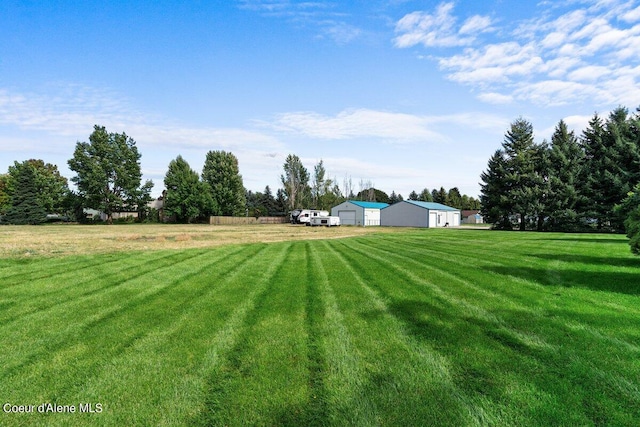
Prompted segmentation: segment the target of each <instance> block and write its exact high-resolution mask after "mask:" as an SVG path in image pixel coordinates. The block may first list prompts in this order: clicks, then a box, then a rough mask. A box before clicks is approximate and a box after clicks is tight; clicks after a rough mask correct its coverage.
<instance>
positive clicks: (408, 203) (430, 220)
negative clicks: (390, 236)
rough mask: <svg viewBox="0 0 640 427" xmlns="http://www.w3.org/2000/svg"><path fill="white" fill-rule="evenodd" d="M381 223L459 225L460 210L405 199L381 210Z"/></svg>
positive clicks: (434, 225) (395, 225)
mask: <svg viewBox="0 0 640 427" xmlns="http://www.w3.org/2000/svg"><path fill="white" fill-rule="evenodd" d="M380 225H383V226H391V227H425V228H436V227H457V226H459V225H460V210H459V209H456V208H452V207H451V206H446V205H443V204H440V203H434V202H419V201H415V200H403V201H401V202H398V203H395V204H393V205H391V206H388V207H386V208H384V209H382V210H381V211H380Z"/></svg>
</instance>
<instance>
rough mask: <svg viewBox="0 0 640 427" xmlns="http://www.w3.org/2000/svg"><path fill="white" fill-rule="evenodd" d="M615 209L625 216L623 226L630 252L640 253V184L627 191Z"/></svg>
mask: <svg viewBox="0 0 640 427" xmlns="http://www.w3.org/2000/svg"><path fill="white" fill-rule="evenodd" d="M616 211H617V212H618V213H619V214H620V215H621V216H622V217H624V218H625V221H624V226H625V229H626V232H627V237H628V238H629V246H631V252H633V253H634V254H636V255H640V184H638V185H636V186H635V188H634V191H632V192H629V194H628V195H627V197H626V198H625V199H624V200H623V201H622V203H621V204H620V205H618V206H616Z"/></svg>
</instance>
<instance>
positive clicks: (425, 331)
mask: <svg viewBox="0 0 640 427" xmlns="http://www.w3.org/2000/svg"><path fill="white" fill-rule="evenodd" d="M425 244H427V242H425ZM374 246H375V245H368V246H367V247H366V250H363V249H360V250H359V252H360V253H361V254H366V255H367V256H369V257H372V258H374V259H375V260H376V261H377V262H379V263H380V264H381V265H384V268H383V270H391V271H394V274H395V275H397V276H398V277H402V276H405V277H408V278H409V279H410V280H408V281H403V280H396V281H395V282H394V284H393V286H388V289H387V290H383V291H382V292H383V294H386V295H387V296H388V297H389V298H391V299H392V300H395V301H397V304H399V305H398V309H397V314H398V315H399V316H401V317H404V318H405V320H406V322H407V323H408V324H410V325H413V329H414V330H415V333H416V334H418V335H421V336H423V337H424V338H425V339H427V340H428V341H429V342H432V343H433V345H435V346H437V348H439V349H440V350H442V351H447V352H451V351H456V349H460V348H465V347H468V348H473V351H472V352H471V353H473V354H474V356H473V357H472V358H469V359H467V358H461V359H460V363H459V365H460V366H461V371H460V372H461V380H462V381H463V382H464V383H465V384H467V385H470V384H473V381H469V378H473V376H474V375H475V376H477V375H476V374H474V373H475V372H483V373H485V374H484V378H483V377H480V378H478V379H479V381H478V382H477V387H478V388H479V390H478V391H480V392H481V394H482V395H483V396H487V395H489V396H491V400H492V404H491V407H495V406H496V402H504V401H505V396H504V394H505V391H504V390H521V393H515V394H513V396H511V397H510V398H511V399H513V402H511V404H510V405H509V407H511V408H523V410H524V412H523V413H520V414H519V413H518V412H517V411H513V410H512V411H511V412H512V413H511V418H504V417H503V418H502V419H501V420H500V421H501V422H508V423H517V422H519V421H518V420H520V419H529V418H530V417H531V416H536V417H538V418H539V421H540V422H541V423H546V422H551V420H553V419H556V417H559V416H560V417H561V416H562V414H563V413H564V411H565V409H566V406H567V405H571V404H572V403H573V404H574V405H575V406H576V407H578V408H580V406H581V404H584V403H583V402H580V399H584V401H585V402H587V403H586V404H587V405H588V404H593V402H594V396H592V395H591V391H590V390H591V389H592V388H593V387H597V385H596V384H597V381H596V379H595V378H594V377H593V376H589V375H585V372H589V371H590V369H588V366H589V363H591V362H590V361H591V360H593V359H594V358H597V357H598V354H601V353H602V352H603V351H604V352H607V353H609V356H608V357H607V359H609V362H608V363H606V364H605V366H608V367H607V368H606V371H607V372H608V375H607V377H608V380H606V381H605V382H604V384H609V386H608V387H607V388H608V389H609V390H610V392H609V393H604V396H603V397H599V398H598V399H603V400H605V401H608V402H609V403H614V402H616V401H618V400H622V401H623V402H625V404H626V405H632V407H638V397H637V396H638V394H637V391H634V389H633V388H629V387H628V385H629V384H633V378H634V374H633V369H629V366H630V365H629V364H630V363H631V366H633V362H632V361H633V360H637V352H636V351H635V349H632V351H631V352H630V351H629V347H628V346H627V347H625V346H623V347H622V348H619V347H616V348H612V349H610V350H607V347H608V346H609V344H610V343H607V342H603V338H604V336H602V335H601V336H600V337H597V336H593V330H592V329H591V328H588V327H585V328H584V332H587V331H590V332H587V333H580V334H576V333H575V332H574V333H572V331H570V330H569V329H568V328H567V325H566V321H567V319H557V318H551V319H550V318H549V317H548V316H545V315H544V314H538V313H535V312H534V313H531V312H529V311H527V310H519V309H514V308H513V306H512V304H505V302H504V301H498V303H497V304H496V301H495V300H491V299H482V300H480V301H482V303H483V304H484V306H485V307H486V308H487V309H490V311H491V312H492V313H494V314H493V315H492V316H487V315H485V313H486V312H485V310H484V309H479V308H478V307H477V306H475V304H474V305H472V306H470V305H469V303H468V302H464V301H462V300H458V301H456V298H450V297H446V296H445V298H442V297H443V293H449V292H451V291H452V290H454V289H455V288H456V281H453V280H450V281H441V280H430V281H427V282H426V284H427V285H428V286H429V287H430V288H431V287H432V286H433V283H438V284H439V288H440V291H439V292H438V293H437V297H438V298H437V299H436V300H435V301H436V302H439V304H438V305H434V299H433V298H429V297H428V296H427V295H425V298H415V295H413V293H412V292H411V291H406V290H404V291H402V290H401V289H404V288H403V286H402V283H405V282H407V283H411V282H412V281H414V282H415V283H416V286H422V285H424V284H425V282H424V281H423V280H422V279H419V278H417V277H416V276H415V272H417V271H419V270H418V269H415V268H414V269H407V270H409V271H406V272H404V271H403V268H401V267H400V266H406V265H407V262H408V260H406V259H403V258H404V255H402V254H401V255H397V256H394V255H393V254H391V253H389V252H388V251H387V250H386V249H385V250H378V252H382V255H375V252H376V249H375V247H374ZM355 247H356V249H355V250H358V245H355ZM398 257H400V258H401V259H400V262H398V261H393V259H394V258H396V259H397V258H398ZM402 261H404V262H402ZM432 262H433V259H432V258H431V257H425V261H424V264H425V265H426V264H431V263H432ZM429 267H430V265H429V266H425V268H426V269H429ZM468 268H469V267H468ZM363 271H367V268H366V267H363ZM410 271H413V272H414V273H411V272H410ZM412 276H413V277H412ZM421 282H422V283H421ZM377 283H387V282H386V281H378V282H377ZM481 283H487V280H486V279H485V280H482V281H481ZM442 301H445V303H446V304H445V305H442ZM430 313H433V314H436V316H434V317H435V318H436V319H439V322H440V324H437V323H434V322H433V321H431V322H430V321H428V320H427V319H428V318H429V316H428V315H429V314H430ZM601 314H604V313H601ZM492 317H493V318H494V321H492ZM447 324H450V325H457V327H458V329H457V330H451V328H446V327H445V326H446V325H447ZM616 332H617V331H616ZM589 335H592V336H589ZM456 337H457V338H456ZM542 337H545V338H544V339H543V338H542ZM594 338H596V339H594ZM492 341H493V342H492ZM605 341H606V339H605ZM569 342H571V344H572V345H570V346H568V348H571V350H570V351H564V350H563V348H564V347H565V346H566V345H567V344H568V343H569ZM584 343H588V344H586V345H585V344H584ZM470 346H472V347H470ZM501 347H503V348H501ZM576 349H579V350H578V351H576ZM600 358H602V356H600ZM510 360H512V361H513V362H514V363H512V364H511V365H510V364H509V361H510ZM504 366H513V367H514V368H513V369H507V370H506V374H507V375H504V373H505V369H504ZM558 369H559V370H560V371H561V372H562V371H564V372H572V374H573V375H574V378H572V379H571V381H563V380H559V381H558V379H557V374H558ZM487 372H489V373H490V375H488V376H487V375H486V373H487ZM532 377H533V378H536V379H537V380H538V381H535V382H534V384H537V386H538V387H539V388H540V389H541V390H543V391H536V392H534V393H532V392H531V391H527V387H528V384H530V383H531V378H532ZM600 377H602V375H600ZM573 381H576V383H577V384H574V383H573ZM558 383H560V384H562V386H563V387H565V388H567V389H569V388H571V387H575V390H574V393H572V394H571V395H570V396H564V395H563V394H564V392H563V393H559V394H558V393H556V394H553V393H548V392H545V391H544V390H547V389H549V388H550V386H549V385H550V384H554V386H553V387H557V386H558ZM488 384H491V388H489V389H488V388H487V385H488ZM470 391H471V392H472V393H473V392H474V390H473V389H471V390H470ZM554 391H555V390H554ZM550 396H551V398H549V397H550ZM576 396H578V397H576ZM567 399H569V402H572V403H567ZM507 401H508V400H507ZM572 414H574V415H575V414H576V412H572ZM602 417H603V414H602V413H600V412H599V411H598V410H597V408H596V409H593V410H592V411H585V413H584V414H583V416H582V417H580V416H578V415H576V416H575V417H574V418H571V419H567V420H566V422H569V423H584V422H585V420H599V419H601V418H602ZM615 417H618V418H615ZM615 417H614V418H612V419H614V420H616V421H617V422H619V421H622V420H626V419H627V418H626V415H625V414H624V413H623V412H620V413H617V414H615Z"/></svg>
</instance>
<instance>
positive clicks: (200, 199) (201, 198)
mask: <svg viewBox="0 0 640 427" xmlns="http://www.w3.org/2000/svg"><path fill="white" fill-rule="evenodd" d="M164 185H165V188H166V194H165V198H164V210H165V214H166V215H167V216H175V218H176V221H177V222H183V223H186V222H191V221H192V220H194V219H196V218H199V217H204V216H207V215H210V214H211V213H212V212H213V211H214V209H213V207H214V206H213V203H214V201H213V199H212V197H211V189H210V188H209V185H208V184H207V183H205V182H202V181H200V177H199V176H198V172H196V171H194V170H193V169H191V167H190V166H189V163H187V161H186V160H184V159H183V158H182V156H178V157H177V158H176V159H175V160H171V162H170V163H169V169H168V170H167V173H166V174H165V177H164Z"/></svg>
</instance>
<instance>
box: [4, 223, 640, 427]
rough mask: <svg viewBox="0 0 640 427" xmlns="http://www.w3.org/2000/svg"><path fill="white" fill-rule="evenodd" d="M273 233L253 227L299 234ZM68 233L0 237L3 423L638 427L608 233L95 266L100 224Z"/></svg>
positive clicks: (242, 251)
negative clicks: (94, 238)
mask: <svg viewBox="0 0 640 427" xmlns="http://www.w3.org/2000/svg"><path fill="white" fill-rule="evenodd" d="M126 227H131V226H126ZM133 227H141V226H133ZM279 227H280V228H273V227H269V228H265V229H261V228H251V227H250V229H252V230H253V231H252V233H254V234H256V236H257V235H259V234H260V233H261V232H262V230H268V233H277V232H278V230H279V231H280V232H281V233H282V234H283V235H284V236H285V237H286V235H288V234H291V233H294V232H297V231H298V230H300V232H301V233H306V232H311V231H309V230H306V229H305V227H290V226H279ZM97 229H99V230H103V231H100V233H102V232H109V230H114V231H112V232H113V233H120V232H121V230H122V228H120V227H116V226H113V227H112V228H110V227H98V228H97ZM65 230H66V231H65V232H64V233H63V232H61V231H60V228H56V227H52V228H49V227H34V228H28V227H25V228H19V229H16V228H1V227H0V248H1V250H3V251H5V252H4V253H5V254H6V255H5V256H4V257H3V258H2V259H0V358H1V359H2V363H1V366H0V404H2V405H3V411H2V413H0V425H3V426H4V425H9V426H13V425H60V426H68V425H71V426H73V425H113V426H122V425H140V426H148V425H167V426H171V425H194V426H206V425H301V426H302V425H304V426H306V425H336V426H344V425H403V426H409V425H410V426H414V425H445V426H446V425H450V426H467V425H469V426H473V425H496V426H505V425H517V426H523V425H532V426H538V425H540V426H550V425H572V426H573V425H581V426H582V425H615V426H625V425H628V426H633V425H638V423H639V422H640V259H639V258H634V257H633V256H632V255H631V254H630V253H629V249H628V245H627V241H626V239H625V238H624V237H623V236H612V235H586V234H579V235H578V234H576V235H573V234H552V233H545V234H542V233H504V232H492V231H486V230H473V229H464V230H462V229H457V230H456V229H449V230H397V229H394V230H379V231H380V233H376V232H371V231H368V232H367V234H362V235H355V236H352V237H345V238H341V239H336V238H334V237H341V236H346V235H348V234H349V233H350V232H349V229H348V228H344V227H343V230H346V231H340V233H342V234H341V235H338V234H332V233H336V232H335V231H333V230H327V229H318V230H316V231H313V233H315V234H312V235H309V236H308V238H313V239H312V240H295V241H287V239H286V238H283V239H272V240H283V241H273V242H268V243H264V242H263V239H261V238H259V237H254V239H253V240H252V241H254V242H255V243H242V244H234V243H233V241H234V239H230V242H231V243H229V242H227V244H219V242H218V241H217V240H216V239H215V238H213V237H212V238H211V239H209V240H210V241H211V245H213V246H211V245H210V246H209V247H206V246H203V245H202V244H201V243H202V242H201V240H203V239H196V238H192V239H188V240H187V239H184V240H182V242H183V243H184V242H187V243H188V242H191V243H193V245H194V246H195V247H188V245H186V246H180V247H174V246H172V244H173V243H172V242H174V240H172V239H171V238H166V239H165V243H166V244H167V247H169V248H171V249H162V245H156V246H153V247H151V248H134V249H136V250H131V249H132V248H130V247H128V246H127V245H123V247H120V248H119V249H120V250H117V249H118V247H117V245H115V246H114V247H112V248H111V249H110V250H107V251H97V252H96V253H93V252H94V251H92V250H91V249H90V248H91V247H93V245H95V242H87V238H86V236H85V233H98V231H95V230H96V229H94V228H93V227H84V228H83V227H78V228H75V227H68V228H66V229H65ZM104 230H106V231H104ZM128 230H129V231H128V232H129V233H132V234H134V235H139V236H148V240H151V239H152V238H154V237H153V236H154V233H157V231H153V232H152V231H151V230H154V229H151V228H144V227H141V228H138V229H136V228H129V229H128ZM170 230H171V228H165V233H170V232H171V231H170ZM198 230H200V231H199V232H200V233H204V231H203V230H202V229H198ZM216 230H217V231H218V232H223V231H225V230H226V229H224V228H219V229H216V228H215V227H214V228H213V229H212V230H211V231H207V233H209V232H210V233H212V234H211V236H213V234H215V232H216ZM353 230H355V229H353ZM18 232H19V233H24V234H23V235H22V240H19V239H15V233H18ZM29 233H31V234H32V235H33V236H34V237H33V241H35V240H37V239H43V241H49V242H51V241H54V242H55V241H56V239H61V241H62V240H63V241H67V242H73V241H74V239H75V245H73V244H71V243H70V246H69V247H68V248H66V249H64V250H63V251H62V252H61V253H57V252H56V251H54V250H47V251H42V252H38V249H37V248H34V246H33V244H32V243H31V240H30V237H29ZM178 233H182V234H184V233H188V231H186V230H180V231H179V232H178ZM194 233H195V232H194ZM320 233H328V234H326V235H322V234H320ZM47 234H50V236H49V238H48V239H47V238H46V235H47ZM54 234H58V235H62V234H63V235H64V236H63V237H60V236H58V237H55V236H54ZM83 236H84V237H83ZM298 237H299V236H298ZM323 237H330V238H327V239H325V238H323ZM236 240H239V239H236ZM249 240H251V239H249ZM116 241H117V239H116ZM136 241H137V240H136ZM154 241H155V240H154ZM8 242H11V243H8ZM21 242H22V243H21ZM125 242H128V241H125ZM84 245H87V246H86V247H85V246H84ZM3 246H4V247H3ZM52 246H55V245H52ZM8 247H10V248H8ZM29 248H31V249H29ZM83 248H84V249H83ZM90 252H91V253H90ZM43 403H45V404H46V403H51V404H52V405H61V406H60V408H59V409H61V410H65V409H66V410H67V411H71V410H72V409H75V411H76V412H75V413H69V412H65V413H51V412H49V413H44V414H41V413H38V409H39V405H41V404H43ZM87 404H91V409H92V410H94V411H96V412H94V413H89V412H87V410H88V409H89V406H85V405H87ZM19 405H24V406H25V408H23V409H26V410H28V409H29V405H32V406H33V408H32V410H33V411H34V413H17V412H18V411H19V410H20V407H19ZM81 405H82V406H81ZM40 408H43V409H53V408H52V406H49V407H47V406H40ZM81 410H82V411H84V412H81Z"/></svg>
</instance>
